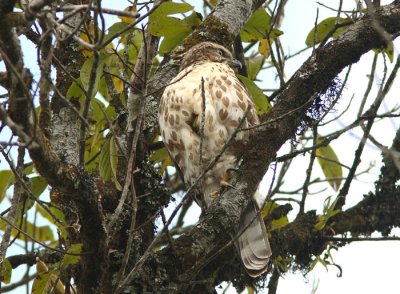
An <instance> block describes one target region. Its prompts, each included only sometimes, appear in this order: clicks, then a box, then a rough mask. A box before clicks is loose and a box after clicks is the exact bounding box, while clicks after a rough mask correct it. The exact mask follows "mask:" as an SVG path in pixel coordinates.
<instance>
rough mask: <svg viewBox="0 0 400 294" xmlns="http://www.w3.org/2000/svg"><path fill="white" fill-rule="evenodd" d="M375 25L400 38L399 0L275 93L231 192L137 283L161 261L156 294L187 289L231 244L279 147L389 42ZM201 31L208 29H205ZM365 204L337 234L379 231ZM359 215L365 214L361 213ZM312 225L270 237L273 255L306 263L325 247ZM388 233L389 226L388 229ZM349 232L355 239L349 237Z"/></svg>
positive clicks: (308, 217) (342, 219) (299, 222)
mask: <svg viewBox="0 0 400 294" xmlns="http://www.w3.org/2000/svg"><path fill="white" fill-rule="evenodd" d="M373 22H378V23H379V25H380V26H381V27H382V28H383V29H384V30H385V31H386V32H387V33H388V34H390V35H393V36H397V34H398V33H399V31H400V1H394V2H393V3H392V4H390V5H387V6H384V7H382V8H380V9H378V10H377V11H376V12H375V14H374V18H373V19H372V18H371V17H369V16H365V17H363V18H362V19H360V20H359V21H357V22H356V23H355V24H353V25H351V26H350V28H349V29H348V30H346V32H344V33H343V34H342V35H341V36H339V37H338V38H337V39H335V40H333V41H331V42H329V43H328V44H326V45H325V46H323V47H322V48H320V49H317V50H316V51H315V52H314V53H313V54H312V56H310V58H309V59H308V60H307V61H306V62H305V63H304V64H303V65H302V66H301V67H300V69H299V70H298V71H297V72H296V73H295V74H294V76H293V77H292V78H291V79H290V82H289V83H288V84H287V85H286V87H285V89H284V90H283V91H282V93H281V94H280V96H279V100H278V102H277V104H276V105H275V106H274V107H273V109H272V110H271V111H270V112H268V113H267V115H266V117H265V118H264V119H263V121H264V122H265V123H266V124H265V127H263V128H260V129H259V130H258V131H257V132H255V134H254V135H253V136H252V138H251V140H250V142H251V143H250V144H249V149H248V150H246V152H245V154H244V161H243V165H242V167H241V169H240V171H241V172H240V173H239V175H238V176H237V178H236V179H235V180H234V181H233V184H234V186H235V187H236V189H231V190H228V191H227V192H226V193H224V194H223V196H222V197H220V198H218V200H217V201H214V202H213V204H212V205H211V207H210V208H209V209H208V210H207V212H206V213H205V214H204V217H203V218H202V219H201V220H200V221H199V223H198V224H197V225H196V227H195V228H193V229H192V230H191V231H190V232H188V233H185V234H184V235H182V236H181V237H179V238H178V239H177V240H176V241H175V242H174V247H175V248H177V250H176V251H173V252H172V251H171V250H172V249H171V248H169V247H167V248H165V249H163V250H162V251H161V252H159V253H155V254H153V255H152V256H150V257H149V258H148V261H147V263H146V265H145V266H144V267H143V272H142V273H141V275H142V276H144V275H148V276H152V275H154V273H152V270H153V269H154V263H158V262H162V267H163V268H164V269H165V272H163V275H162V279H159V280H158V281H160V283H159V284H158V285H157V284H156V285H154V287H155V289H158V290H159V289H170V288H176V289H180V290H182V289H187V283H188V281H189V280H185V278H187V277H188V276H189V277H191V278H193V276H191V274H194V273H197V271H198V270H199V269H198V268H197V267H198V266H199V265H200V264H201V263H202V261H203V260H204V259H203V258H204V257H209V256H211V255H212V254H213V253H214V252H216V251H217V250H218V248H220V247H221V244H226V243H227V242H228V241H229V235H228V234H227V232H230V231H232V229H233V226H234V224H236V223H238V220H239V216H240V211H241V207H243V206H244V205H245V204H246V202H247V199H248V198H247V195H252V194H253V193H254V190H255V189H256V187H257V186H258V183H259V181H260V180H261V178H262V175H264V173H265V171H266V170H267V168H268V166H269V164H270V163H271V162H272V161H273V160H274V158H275V154H276V152H277V151H278V150H279V148H280V147H281V146H282V145H283V144H284V143H285V142H286V141H287V140H289V139H291V138H293V137H294V136H295V134H296V130H297V129H298V128H299V126H300V125H301V123H302V121H303V120H304V118H305V115H306V113H307V110H308V109H309V107H310V105H311V104H312V103H313V101H314V100H315V99H316V98H318V97H320V95H321V94H322V93H323V92H324V91H326V89H327V88H328V87H329V85H330V84H331V82H332V81H333V80H334V79H335V77H336V76H337V75H338V74H339V73H340V72H341V71H342V70H343V69H344V68H345V67H346V66H348V65H350V64H352V63H355V62H357V61H358V60H359V59H360V57H361V56H362V55H363V54H365V53H366V52H368V51H369V50H371V49H373V48H379V47H381V46H384V45H385V44H386V39H385V38H384V37H383V36H382V34H381V32H380V31H378V30H376V29H375V27H374V23H373ZM203 27H206V24H205V25H204V26H203ZM189 38H190V37H189ZM222 38H223V37H222ZM222 40H223V39H222ZM214 41H219V39H218V40H215V39H214ZM222 43H224V42H222ZM173 66H174V64H173V62H170V63H168V64H166V65H164V68H161V70H160V72H164V73H165V72H168V73H169V75H164V79H161V78H160V76H158V77H159V80H158V86H159V87H160V84H165V83H167V82H168V80H169V78H170V76H173V75H174V73H175V72H176V69H175V68H174V67H173ZM393 194H394V193H392V195H393ZM394 195H395V194H394ZM368 198H370V199H369V200H365V201H364V202H361V203H360V204H359V205H357V206H356V207H354V208H351V209H349V210H348V211H346V212H343V213H340V214H339V215H338V216H337V219H338V223H339V224H340V229H339V227H338V232H340V233H344V232H352V229H354V227H355V226H353V224H352V223H353V221H355V220H357V219H359V218H361V219H362V221H364V222H368V224H369V225H372V226H373V227H371V228H370V229H369V230H362V233H370V232H371V229H378V230H380V231H382V228H378V227H377V226H374V225H373V224H374V223H371V222H370V221H368V211H370V210H368V211H366V210H365V207H369V206H370V204H371V203H369V204H368V203H366V202H368V201H372V200H371V199H372V196H371V197H367V198H366V199H368ZM376 203H377V201H375V204H376ZM373 207H374V208H371V209H374V210H375V209H377V210H378V211H379V212H380V213H383V212H384V211H385V210H384V209H387V206H385V207H380V208H378V207H376V206H373ZM363 208H364V209H363ZM360 210H361V211H363V213H359V211H360ZM389 211H390V218H391V220H393V219H396V220H397V221H395V222H396V223H398V218H399V217H398V215H399V214H398V209H390V210H389ZM354 212H356V213H355V214H354ZM352 215H354V218H353V217H352ZM348 218H350V220H349V219H348ZM388 218H389V216H388ZM346 220H347V221H346ZM315 221H316V217H315V215H313V214H312V213H308V214H305V215H300V216H299V217H298V218H297V219H296V220H295V221H294V222H293V223H291V224H289V225H287V226H286V227H284V228H283V229H281V230H279V231H277V232H274V233H273V234H272V242H271V243H272V244H271V245H272V248H273V252H274V255H275V256H276V255H281V254H282V255H287V254H294V255H297V261H298V262H299V263H304V264H307V262H309V261H310V254H311V253H313V254H319V253H321V252H322V250H323V248H324V246H325V245H324V242H323V241H322V235H321V234H322V233H321V232H315V230H314V223H315ZM375 225H377V223H375ZM336 226H337V225H336ZM387 226H388V224H387V223H386V225H385V227H386V228H387ZM354 233H357V232H356V231H354ZM358 233H361V232H358ZM300 254H301V256H300ZM213 265H214V267H218V265H219V266H221V267H222V266H223V265H224V262H223V259H221V262H220V263H219V264H218V265H215V264H213ZM159 266H161V263H160V264H159ZM213 271H214V272H217V271H218V268H214V269H213ZM232 278H233V277H232ZM214 282H215V284H214V285H216V284H217V283H218V282H219V279H218V278H216V279H215V280H214ZM163 283H166V284H163Z"/></svg>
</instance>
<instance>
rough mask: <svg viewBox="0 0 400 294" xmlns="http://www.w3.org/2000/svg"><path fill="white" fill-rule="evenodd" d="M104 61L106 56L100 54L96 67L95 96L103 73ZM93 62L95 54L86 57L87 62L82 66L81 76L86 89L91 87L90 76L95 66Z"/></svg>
mask: <svg viewBox="0 0 400 294" xmlns="http://www.w3.org/2000/svg"><path fill="white" fill-rule="evenodd" d="M104 61H105V58H104V56H103V55H100V57H99V61H98V64H97V68H96V78H95V80H94V85H93V93H92V96H94V95H95V94H96V93H97V91H98V84H99V80H100V78H101V77H102V75H103V67H104ZM93 63H94V56H92V57H90V58H88V59H86V61H85V63H84V64H83V65H82V68H81V71H80V78H81V81H82V85H83V88H84V89H85V90H86V91H87V90H88V89H89V84H90V82H91V81H90V76H91V72H92V68H93Z"/></svg>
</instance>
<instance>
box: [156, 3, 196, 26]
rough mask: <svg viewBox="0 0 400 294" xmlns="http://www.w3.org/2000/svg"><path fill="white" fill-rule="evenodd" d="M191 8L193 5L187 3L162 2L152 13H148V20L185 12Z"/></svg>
mask: <svg viewBox="0 0 400 294" xmlns="http://www.w3.org/2000/svg"><path fill="white" fill-rule="evenodd" d="M192 9H193V6H191V5H189V4H187V3H175V2H163V3H162V4H161V5H160V6H159V7H158V8H157V9H156V10H155V11H154V12H153V13H152V14H150V22H151V21H152V20H155V19H158V18H162V17H165V16H167V15H170V14H176V13H185V12H188V11H190V10H192Z"/></svg>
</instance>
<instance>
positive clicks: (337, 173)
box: [316, 137, 343, 191]
mask: <svg viewBox="0 0 400 294" xmlns="http://www.w3.org/2000/svg"><path fill="white" fill-rule="evenodd" d="M322 141H323V138H322V137H318V139H317V143H321V142H322ZM316 155H317V160H318V163H319V165H320V166H321V169H322V172H323V173H324V175H325V177H326V178H327V179H328V180H329V184H330V185H331V187H332V188H333V189H334V190H335V191H338V190H339V188H340V184H341V182H342V176H343V171H342V166H341V165H340V164H339V159H338V157H337V155H336V153H335V151H334V150H333V148H332V147H331V146H329V145H328V146H323V147H319V148H317V150H316Z"/></svg>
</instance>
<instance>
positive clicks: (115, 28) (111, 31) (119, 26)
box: [104, 22, 130, 42]
mask: <svg viewBox="0 0 400 294" xmlns="http://www.w3.org/2000/svg"><path fill="white" fill-rule="evenodd" d="M127 26H129V23H126V22H116V23H114V24H113V25H112V26H111V27H109V28H108V33H107V35H105V37H104V42H107V41H109V40H110V39H111V38H115V36H116V35H117V33H118V32H119V31H121V30H123V29H125V28H126V27H127ZM128 33H130V32H129V31H126V32H125V33H124V34H122V36H125V35H127V34H128ZM118 37H120V36H118Z"/></svg>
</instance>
